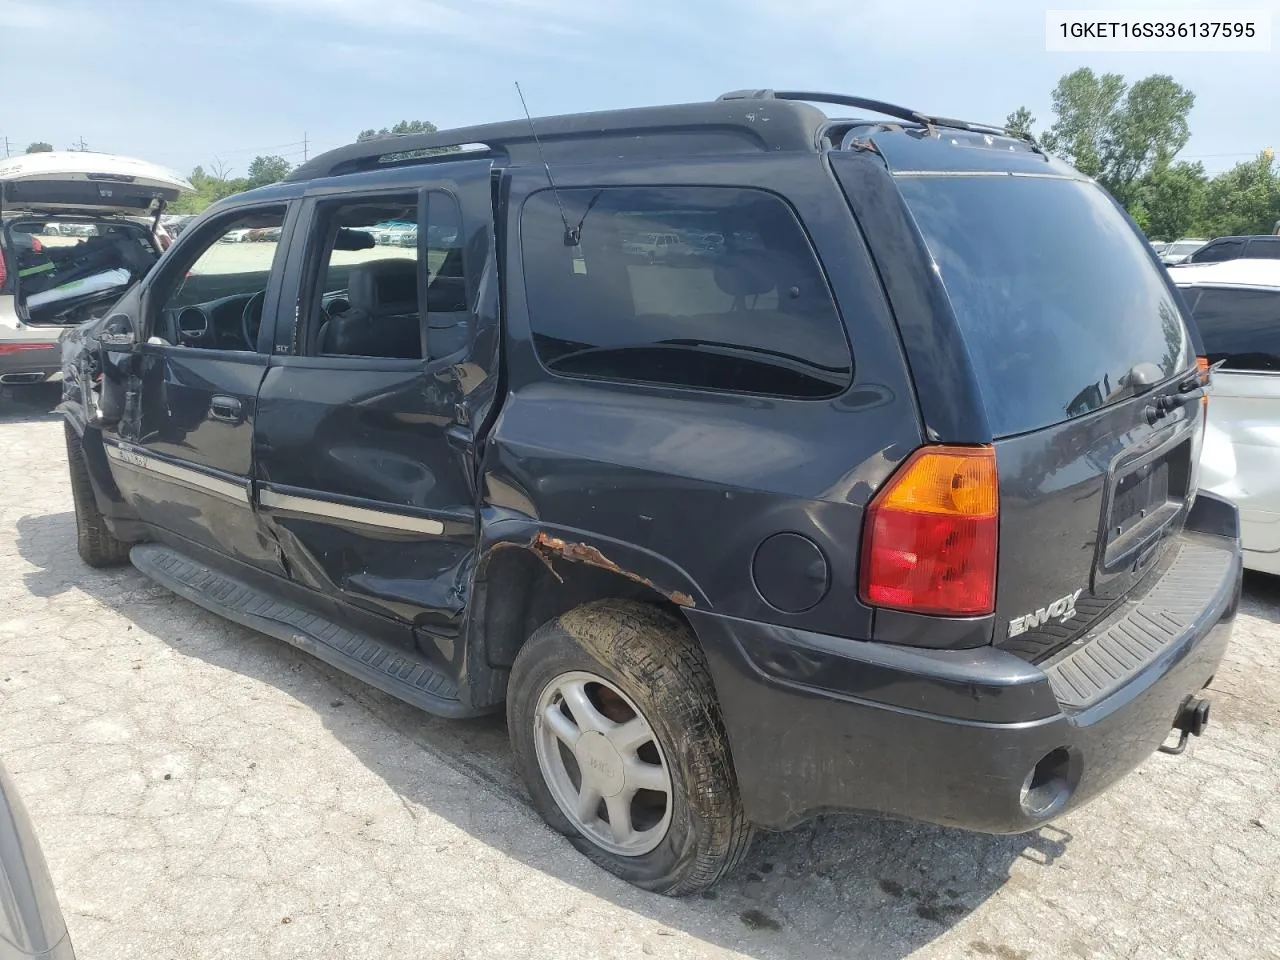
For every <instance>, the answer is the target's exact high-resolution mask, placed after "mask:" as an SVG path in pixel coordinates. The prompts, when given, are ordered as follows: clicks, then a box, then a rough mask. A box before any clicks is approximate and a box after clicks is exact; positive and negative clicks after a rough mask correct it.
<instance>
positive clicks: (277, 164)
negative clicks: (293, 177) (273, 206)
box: [248, 156, 293, 190]
mask: <svg viewBox="0 0 1280 960" xmlns="http://www.w3.org/2000/svg"><path fill="white" fill-rule="evenodd" d="M292 169H293V167H292V165H291V164H290V163H289V161H288V160H286V159H285V158H284V157H275V156H272V157H254V158H253V162H252V163H250V164H249V176H248V181H249V189H250V190H252V189H253V188H254V187H264V186H266V185H267V184H268V183H279V182H280V181H281V180H283V179H284V178H285V177H287V176H288V175H289V171H290V170H292Z"/></svg>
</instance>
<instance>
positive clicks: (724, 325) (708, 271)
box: [521, 187, 853, 399]
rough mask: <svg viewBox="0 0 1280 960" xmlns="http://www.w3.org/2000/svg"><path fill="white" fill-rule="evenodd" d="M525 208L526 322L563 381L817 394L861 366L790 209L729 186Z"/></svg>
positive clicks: (533, 202) (548, 200)
mask: <svg viewBox="0 0 1280 960" xmlns="http://www.w3.org/2000/svg"><path fill="white" fill-rule="evenodd" d="M560 200H561V202H562V203H563V205H564V218H565V219H567V220H568V222H569V225H570V226H571V227H574V226H575V225H576V226H577V228H578V232H579V236H580V241H579V243H578V244H576V245H569V244H567V243H566V242H565V224H564V220H563V219H562V217H561V212H560V208H559V206H558V205H557V202H556V197H555V195H554V194H553V193H552V192H551V191H550V190H544V191H540V192H538V193H536V194H534V195H533V196H531V197H530V198H529V199H528V200H527V201H526V203H525V205H524V209H523V212H522V214H521V247H522V256H523V262H524V278H525V290H526V295H527V299H528V306H529V322H530V325H531V327H532V330H533V342H534V347H535V349H536V351H537V354H538V357H539V359H540V360H541V361H542V363H543V365H544V366H546V367H547V369H548V370H550V371H552V372H553V373H557V374H561V375H564V376H581V377H591V378H597V379H610V380H624V381H631V382H638V383H655V384H665V385H670V386H677V387H694V388H699V389H704V390H718V391H727V392H733V393H747V394H764V395H770V396H782V397H795V398H802V399H808V398H818V397H830V396H835V395H836V394H839V393H840V392H842V391H843V390H844V389H845V388H846V387H847V386H848V385H849V383H850V381H851V378H852V374H853V361H852V358H851V356H850V353H849V346H848V341H847V339H846V337H845V332H844V327H843V324H842V323H841V321H840V317H839V314H838V313H837V311H836V307H835V304H834V302H833V301H832V298H831V292H830V290H829V288H828V286H827V282H826V279H825V277H824V276H823V274H822V270H821V268H820V267H819V265H818V262H817V260H816V259H815V257H814V253H813V251H812V249H811V248H810V246H809V242H808V240H807V239H806V237H805V235H804V231H803V230H802V229H801V227H800V224H799V222H798V221H797V220H796V217H795V214H794V213H793V212H792V211H791V208H790V207H788V206H787V204H786V203H784V202H783V201H782V200H780V199H779V198H778V197H776V196H774V195H773V194H770V193H766V192H764V191H763V190H755V189H742V188H729V187H644V188H624V187H616V188H612V187H611V188H603V189H573V190H564V191H561V193H560Z"/></svg>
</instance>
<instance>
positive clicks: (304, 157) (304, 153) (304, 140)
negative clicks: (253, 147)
mask: <svg viewBox="0 0 1280 960" xmlns="http://www.w3.org/2000/svg"><path fill="white" fill-rule="evenodd" d="M6 156H7V154H6ZM302 162H303V163H306V162H307V131H305V130H303V131H302Z"/></svg>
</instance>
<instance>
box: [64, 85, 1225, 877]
mask: <svg viewBox="0 0 1280 960" xmlns="http://www.w3.org/2000/svg"><path fill="white" fill-rule="evenodd" d="M814 99H817V100H823V101H828V102H831V103H835V104H838V105H839V106H840V107H841V108H842V112H846V111H845V108H854V109H856V110H858V111H867V112H876V113H880V114H888V115H890V116H892V117H893V118H894V119H895V121H896V122H894V123H886V122H884V121H881V120H874V119H865V120H850V119H841V120H834V119H831V118H829V117H828V116H827V115H826V114H824V113H823V112H822V111H820V110H818V109H817V108H816V107H814V106H811V105H808V104H806V103H801V102H798V101H801V100H814ZM762 118H763V119H762ZM764 119H767V121H768V122H763V121H764ZM585 131H589V134H588V133H585ZM537 133H538V140H537V142H536V143H535V142H534V140H533V139H532V137H531V136H530V121H529V120H527V119H521V120H519V121H516V122H511V123H506V124H495V125H490V126H482V127H476V128H470V129H464V130H454V131H447V132H441V133H432V134H422V135H409V136H405V137H397V138H388V139H380V140H376V141H368V142H364V143H358V144H354V145H352V146H349V147H345V148H342V149H339V150H337V151H332V152H330V153H327V154H324V155H322V156H320V157H318V158H315V159H313V160H311V161H310V162H308V163H306V164H304V165H303V166H302V167H300V168H298V169H297V170H295V171H294V172H293V173H291V174H290V175H289V177H288V178H287V179H286V180H285V181H284V182H282V183H280V184H276V185H272V186H269V187H264V188H260V189H258V190H255V191H251V192H249V193H246V194H243V195H241V196H238V197H233V198H228V199H226V200H223V201H220V202H219V203H218V204H216V205H215V206H213V207H211V208H210V209H209V210H208V211H206V212H205V214H204V215H202V217H201V218H200V219H199V220H198V221H197V222H195V223H193V224H192V225H191V226H190V227H189V228H188V229H187V230H186V231H184V233H183V235H182V237H181V238H180V239H179V240H178V241H177V242H176V243H175V245H174V247H173V248H172V249H171V250H170V252H169V253H168V254H167V255H166V256H165V257H164V258H163V259H162V260H161V261H160V262H159V263H158V264H157V266H156V268H155V269H154V270H153V271H152V272H151V273H150V274H149V275H148V276H147V278H146V279H145V280H144V281H143V282H142V283H141V284H139V285H138V286H137V287H136V288H135V289H134V290H132V291H131V292H130V293H129V294H127V295H126V296H124V297H123V298H122V299H121V300H120V301H119V302H117V303H116V304H115V305H114V307H113V308H112V311H111V316H110V317H107V318H103V319H101V320H100V321H96V322H94V323H91V324H86V325H84V326H82V327H80V328H77V330H76V331H75V332H74V334H73V339H72V340H71V341H70V343H69V344H68V347H67V349H66V351H64V363H65V367H64V370H65V371H66V377H67V379H66V383H65V388H64V397H65V402H64V404H63V406H62V409H63V410H64V412H65V415H66V417H67V423H66V430H67V452H68V460H69V464H70V469H71V477H72V486H73V491H74V494H75V503H76V518H77V537H78V542H77V546H78V549H79V551H80V554H81V556H82V557H83V558H84V559H85V560H86V561H87V562H89V563H93V564H99V565H105V564H109V563H114V562H122V561H124V560H125V559H126V558H128V559H129V560H130V561H131V562H132V563H133V564H134V565H135V566H137V567H138V568H139V569H140V570H142V571H143V572H145V573H146V574H147V575H148V576H150V577H152V578H153V579H155V580H156V581H157V582H159V583H162V584H164V585H166V586H168V587H170V588H171V589H173V590H174V591H176V592H178V593H179V594H180V595H182V596H184V597H187V598H189V599H191V600H192V601H194V602H196V603H199V604H202V605H204V606H206V607H208V608H209V609H211V610H214V611H216V612H218V613H219V614H220V615H222V616H225V617H228V618H230V619H232V620H235V621H236V622H239V623H242V624H244V625H247V626H250V627H252V628H254V629H256V630H260V631H262V632H264V633H267V634H269V635H271V636H275V637H278V638H280V639H282V640H284V641H285V642H288V643H291V644H295V645H297V646H298V647H300V648H302V649H304V650H307V651H308V652H310V653H312V654H314V655H315V656H317V657H320V658H322V659H324V660H325V661H326V662H329V663H331V664H334V665H335V666H337V667H338V668H339V669H342V670H344V671H347V672H349V673H351V674H352V675H353V676H357V677H360V678H362V679H364V680H366V681H367V682H369V683H371V684H373V685H374V686H377V687H378V688H380V689H382V690H385V691H387V692H389V693H391V694H393V695H394V696H397V697H400V698H401V699H403V700H405V701H406V702H408V703H412V704H415V705H417V706H419V707H421V708H422V709H424V710H427V711H430V712H433V713H436V714H439V715H442V716H453V717H457V716H470V715H474V714H477V713H483V712H487V711H492V710H500V709H504V708H505V710H506V712H507V720H508V729H509V731H510V734H511V738H512V749H513V751H514V754H515V757H516V765H517V767H518V769H519V770H520V772H521V774H522V776H523V778H524V780H525V783H526V785H527V787H528V789H529V791H530V794H531V796H532V798H533V802H534V804H535V806H536V807H537V809H538V810H539V811H540V812H541V813H542V815H543V816H544V817H545V818H546V820H547V822H548V823H550V824H551V825H552V826H553V827H555V828H556V829H558V830H560V831H561V832H563V833H564V834H565V835H566V836H568V837H569V838H570V840H571V842H572V843H574V844H575V845H576V846H577V847H578V849H580V850H582V851H583V852H584V853H585V854H586V855H587V856H589V857H590V858H591V859H593V860H594V861H595V862H597V863H599V864H601V865H602V866H604V867H605V868H606V869H608V870H611V871H612V872H614V873H615V874H617V875H619V876H621V877H624V878H626V879H627V880H628V881H630V882H632V883H635V884H637V885H639V886H642V887H644V888H645V889H649V890H656V891H661V892H663V893H669V894H682V893H690V892H693V891H696V890H699V889H703V888H705V887H706V886H708V885H710V884H713V883H715V882H716V881H717V879H719V878H720V877H721V876H723V875H724V873H725V872H726V871H728V870H730V869H732V868H733V866H734V865H735V864H736V863H738V862H739V861H740V859H741V858H742V856H743V855H744V853H745V851H746V849H747V847H748V845H749V843H750V840H751V836H752V831H753V829H754V827H755V826H761V827H767V828H779V829H782V828H786V827H789V826H791V825H793V824H795V823H798V822H800V821H802V820H804V819H806V818H808V817H811V816H814V815H816V814H818V813H820V812H825V811H831V810H839V809H855V810H864V811H881V812H885V813H889V814H893V815H895V816H901V817H907V818H914V819H920V820H926V821H932V822H938V823H946V824H950V825H952V826H960V827H966V828H969V829H974V830H984V831H989V832H1019V831H1024V830H1029V829H1034V828H1035V827H1037V826H1039V825H1040V824H1043V823H1044V822H1046V821H1047V820H1049V819H1051V818H1053V817H1055V816H1057V815H1059V814H1061V813H1062V812H1063V811H1065V810H1067V809H1069V808H1071V807H1072V806H1073V805H1076V804H1080V803H1082V802H1085V801H1087V800H1088V799H1089V798H1091V797H1093V796H1095V795H1096V794H1097V793H1099V792H1100V791H1102V790H1104V789H1106V788H1107V787H1108V786H1109V785H1110V784H1111V783H1113V782H1114V781H1115V780H1116V779H1117V778H1119V777H1121V776H1123V775H1124V774H1125V773H1127V772H1128V771H1129V770H1131V769H1132V768H1133V767H1134V766H1136V765H1137V764H1139V763H1141V762H1142V761H1143V760H1144V759H1145V758H1146V757H1147V756H1149V755H1150V753H1151V752H1152V751H1153V750H1155V749H1156V748H1157V746H1159V745H1160V744H1161V743H1162V742H1163V741H1164V740H1165V738H1166V737H1168V736H1169V735H1170V733H1171V725H1172V726H1174V727H1176V729H1177V731H1178V732H1179V734H1180V735H1182V736H1187V735H1190V734H1193V733H1199V732H1200V731H1201V730H1202V729H1203V725H1204V722H1205V720H1206V719H1207V703H1205V702H1204V701H1203V700H1202V699H1201V698H1200V697H1199V693H1200V691H1201V690H1202V689H1203V688H1204V686H1205V685H1206V684H1207V683H1208V681H1209V679H1210V677H1211V676H1212V675H1213V674H1214V672H1215V670H1216V669H1217V666H1218V664H1219V662H1220V660H1221V658H1222V655H1223V651H1224V649H1225V646H1226V643H1227V641H1228V638H1229V634H1230V629H1231V622H1232V618H1233V616H1234V612H1235V609H1236V605H1237V601H1238V597H1239V589H1240V557H1239V552H1240V551H1239V541H1238V533H1237V516H1236V512H1235V510H1234V508H1233V507H1232V506H1231V505H1230V504H1229V503H1227V502H1226V501H1224V500H1222V499H1221V498H1218V497H1215V496H1213V495H1211V494H1207V493H1204V492H1203V491H1198V490H1197V485H1196V472H1195V469H1194V465H1195V462H1196V457H1197V455H1198V452H1199V447H1200V444H1201V442H1202V439H1203V417H1202V414H1201V410H1202V406H1201V402H1200V401H1201V397H1202V395H1203V388H1204V384H1203V380H1202V377H1201V374H1200V371H1199V369H1198V364H1197V360H1196V356H1195V351H1194V349H1193V346H1192V343H1193V340H1192V337H1191V333H1190V331H1189V330H1188V328H1187V326H1186V324H1185V322H1184V317H1183V315H1182V312H1181V307H1180V301H1179V299H1178V297H1177V296H1176V293H1175V291H1174V290H1173V288H1172V287H1171V285H1170V284H1169V282H1168V276H1167V273H1166V271H1164V270H1163V269H1160V268H1159V267H1158V266H1157V265H1156V264H1155V263H1154V262H1153V260H1152V257H1151V254H1150V251H1149V249H1148V248H1147V247H1146V245H1145V241H1144V239H1143V237H1142V236H1141V234H1140V233H1139V232H1138V231H1137V230H1136V228H1135V227H1134V225H1133V224H1132V222H1131V221H1130V220H1128V219H1127V218H1126V217H1125V216H1124V214H1123V213H1122V211H1121V210H1120V209H1119V208H1118V207H1117V206H1116V204H1115V203H1114V201H1113V200H1112V199H1111V198H1110V197H1109V196H1108V195H1107V194H1106V193H1105V192H1104V191H1103V190H1102V189H1101V188H1100V187H1099V186H1098V185H1097V184H1096V183H1095V182H1093V181H1092V180H1091V179H1090V178H1088V177H1085V176H1083V175H1081V174H1080V173H1079V172H1077V171H1075V170H1073V169H1072V168H1071V167H1069V166H1067V165H1065V164H1063V163H1061V162H1060V161H1058V160H1055V159H1053V158H1050V157H1048V156H1046V155H1045V154H1044V153H1043V152H1042V151H1041V150H1040V149H1039V148H1038V147H1037V146H1036V145H1035V144H1033V143H1030V142H1028V141H1024V140H1019V139H1015V138H1011V137H1006V136H1004V135H1003V134H1001V133H1000V132H999V131H993V130H992V129H991V128H988V127H984V126H982V125H974V124H968V123H964V122H962V121H954V120H946V119H940V118H936V117H926V116H923V115H921V114H919V113H917V112H915V111H910V110H906V109H905V108H901V107H895V106H892V105H889V104H884V103H879V102H876V101H867V100H863V99H860V98H856V97H845V96H841V95H838V94H822V95H819V94H777V95H775V94H773V93H770V92H768V91H755V92H748V93H742V94H730V95H726V96H725V97H723V98H721V99H720V100H718V101H716V102H712V103H692V104H682V105H678V106H666V107H651V108H644V109H639V110H630V111H617V112H610V113H605V114H598V115H590V116H568V117H551V118H544V119H541V120H538V121H537ZM460 144H481V145H483V149H477V150H475V151H468V152H466V153H449V152H444V151H445V150H446V149H447V148H449V147H453V146H456V145H460ZM388 158H390V159H388ZM405 158H407V159H405ZM544 158H545V160H544ZM569 161H572V162H569ZM547 164H550V165H551V166H552V167H553V168H555V188H554V189H553V188H552V186H551V184H550V183H549V179H550V178H548V176H547ZM694 171H696V175H695V173H694ZM744 185H745V186H744ZM387 222H411V223H416V224H417V225H418V230H419V235H420V237H421V238H423V240H424V242H422V243H420V244H419V246H418V247H417V248H416V249H406V248H401V247H398V246H395V245H379V244H376V243H375V242H374V239H373V235H372V234H373V232H376V228H377V227H378V225H380V224H384V223H387ZM277 227H281V228H283V234H282V237H281V241H280V247H281V248H283V249H276V250H272V249H270V247H271V245H269V244H248V245H245V249H236V250H232V251H228V250H227V249H226V248H222V247H220V244H219V241H220V239H221V238H222V237H223V236H225V235H226V234H227V233H229V232H234V231H241V230H253V229H261V228H277ZM695 230H696V231H700V232H703V233H706V234H712V235H714V236H715V237H717V238H718V239H712V241H711V247H712V249H711V250H709V251H707V254H706V255H699V256H695V257H690V258H689V259H688V260H687V261H683V262H682V263H681V264H680V266H679V269H675V268H673V266H672V265H670V264H669V263H667V262H665V261H659V262H655V263H648V262H645V261H643V260H640V259H639V258H637V257H635V256H634V255H633V254H631V253H629V252H628V251H627V250H626V249H624V247H623V241H624V240H625V239H626V238H627V237H629V236H634V237H641V238H645V237H649V236H653V237H659V238H662V237H666V238H671V237H674V238H677V242H678V243H684V242H685V241H684V240H683V239H682V238H684V237H686V236H690V235H692V234H693V233H694V231H695ZM445 238H452V239H451V240H450V241H448V242H446V241H445ZM675 245H677V244H666V246H669V247H670V246H675ZM228 254H231V256H230V257H228ZM281 254H283V255H281ZM232 261H233V263H230V262H232ZM229 263H230V265H229ZM215 268H217V269H215ZM855 356H856V362H855ZM99 374H100V378H99V376H98V375H99ZM1133 631H1138V633H1134V632H1133ZM1135 636H1141V637H1142V638H1143V639H1142V640H1135V639H1134V637H1135Z"/></svg>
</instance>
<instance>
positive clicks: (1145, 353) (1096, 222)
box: [898, 176, 1192, 437]
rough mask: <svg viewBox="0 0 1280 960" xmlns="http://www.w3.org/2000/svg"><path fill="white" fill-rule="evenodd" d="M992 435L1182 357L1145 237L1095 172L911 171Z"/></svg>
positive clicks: (907, 182)
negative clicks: (1068, 175) (1070, 176)
mask: <svg viewBox="0 0 1280 960" xmlns="http://www.w3.org/2000/svg"><path fill="white" fill-rule="evenodd" d="M898 185H899V188H900V189H901V191H902V194H903V196H904V197H905V198H906V201H907V204H908V205H909V207H910V208H911V211H912V213H913V215H914V216H915V220H916V223H917V224H918V225H919V227H920V230H921V232H922V234H923V235H924V239H925V242H926V243H927V244H928V247H929V250H930V252H931V253H932V254H933V258H934V260H935V261H936V263H937V265H938V269H939V271H940V273H941V276H942V281H943V284H944V285H945V287H946V290H947V294H948V296H949V297H950V299H951V304H952V307H953V308H954V310H955V314H956V319H957V321H958V323H959V325H960V329H961V333H962V335H963V336H964V340H965V343H966V345H967V347H968V350H969V355H970V357H971V359H972V362H973V366H974V372H975V373H976V375H977V377H978V382H979V387H980V389H981V391H982V396H983V401H984V404H985V406H986V409H987V416H988V419H989V420H990V423H991V427H992V430H993V431H994V433H995V435H996V436H997V437H1006V436H1011V435H1013V434H1019V433H1026V432H1028V431H1031V430H1036V429H1039V428H1041V427H1046V426H1050V425H1052V424H1055V423H1061V422H1062V421H1064V420H1068V419H1070V418H1072V417H1078V416H1081V415H1083V414H1085V413H1088V412H1089V411H1090V410H1095V409H1097V408H1099V407H1102V406H1105V405H1107V404H1110V403H1115V402H1117V401H1119V400H1123V399H1125V398H1127V397H1130V396H1132V389H1131V388H1130V386H1129V373H1130V371H1132V370H1133V369H1134V368H1135V367H1137V366H1139V365H1142V364H1154V365H1155V366H1156V367H1157V368H1158V370H1159V372H1160V374H1161V379H1164V378H1167V377H1170V376H1172V375H1173V374H1175V373H1177V372H1178V371H1180V370H1183V369H1185V368H1186V367H1187V366H1189V365H1190V363H1191V360H1192V354H1191V350H1190V346H1189V339H1188V335H1187V329H1186V326H1185V325H1184V323H1183V320H1182V315H1181V314H1180V313H1179V311H1178V307H1177V305H1176V303H1175V302H1174V299H1173V294H1172V293H1171V292H1170V290H1169V288H1168V286H1167V285H1166V283H1165V279H1164V276H1163V275H1162V273H1161V271H1160V269H1159V268H1158V267H1157V266H1156V265H1155V264H1154V263H1153V262H1152V260H1151V254H1150V251H1149V250H1148V249H1147V245H1146V242H1145V241H1144V240H1143V239H1142V237H1141V236H1140V235H1138V234H1137V233H1136V232H1135V231H1134V230H1133V229H1132V227H1130V225H1129V223H1128V221H1127V220H1126V219H1125V218H1124V217H1123V216H1121V214H1120V213H1119V211H1118V210H1117V209H1116V208H1115V206H1114V204H1113V203H1112V202H1111V200H1110V199H1109V198H1108V197H1107V195H1106V194H1105V193H1104V192H1103V191H1102V190H1101V189H1100V188H1098V187H1096V186H1095V185H1093V184H1091V183H1087V182H1082V181H1076V180H1066V179H1055V178H1049V177H1018V176H908V177H900V178H899V179H898Z"/></svg>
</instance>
